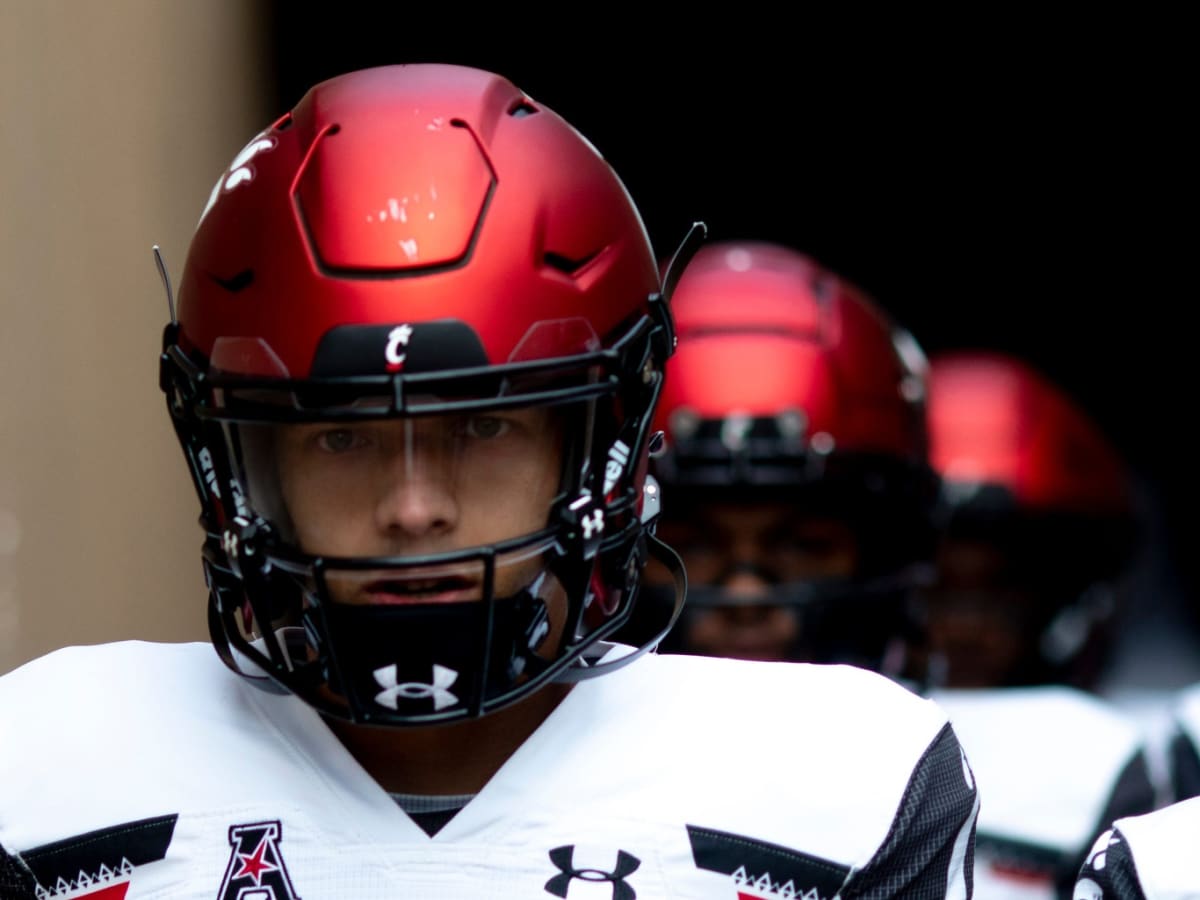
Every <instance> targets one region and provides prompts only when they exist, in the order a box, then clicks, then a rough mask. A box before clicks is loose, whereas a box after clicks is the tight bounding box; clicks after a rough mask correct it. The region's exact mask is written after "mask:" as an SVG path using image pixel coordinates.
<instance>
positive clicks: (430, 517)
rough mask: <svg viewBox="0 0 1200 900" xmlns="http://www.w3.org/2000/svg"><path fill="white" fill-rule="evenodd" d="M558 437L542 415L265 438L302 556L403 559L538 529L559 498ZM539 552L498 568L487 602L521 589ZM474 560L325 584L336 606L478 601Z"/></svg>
mask: <svg viewBox="0 0 1200 900" xmlns="http://www.w3.org/2000/svg"><path fill="white" fill-rule="evenodd" d="M561 444H562V441H561V434H560V428H559V427H558V423H557V421H556V420H555V418H554V416H553V415H552V413H551V412H550V411H548V410H546V409H544V408H529V409H518V410H511V411H503V412H488V413H475V414H464V415H450V416H429V417H423V418H419V419H392V420H377V421H371V422H362V423H359V422H355V423H329V422H325V423H316V424H304V425H293V426H284V427H282V428H280V430H279V432H278V434H277V438H276V441H275V459H276V468H277V471H278V475H279V486H280V492H281V495H282V500H283V504H284V507H285V509H286V512H287V516H288V518H289V519H290V522H291V525H292V527H293V528H294V530H295V537H296V539H297V541H298V543H299V544H300V547H301V549H303V550H304V551H305V552H307V553H310V554H314V555H321V556H331V557H364V556H393V557H412V556H424V555H428V554H438V553H446V552H449V551H454V550H463V549H466V548H470V547H476V546H480V545H487V544H492V543H495V542H498V541H503V540H506V539H510V538H514V537H519V536H521V535H525V534H529V533H532V532H536V531H538V530H539V529H541V528H543V527H544V526H545V524H546V521H547V514H548V511H549V509H550V505H551V501H552V499H553V497H554V496H555V494H556V493H557V491H558V486H559V476H560V470H561V464H560V463H561V455H562V450H561ZM540 567H541V555H540V553H538V554H532V555H528V554H527V555H526V556H525V557H522V558H513V559H507V560H504V561H502V562H501V563H499V564H498V565H497V569H496V574H495V585H494V592H493V593H494V595H496V596H507V595H509V594H511V593H514V592H516V591H517V590H519V589H520V588H522V587H525V586H527V584H528V582H529V581H530V580H531V579H532V578H533V577H534V575H535V574H536V572H537V571H538V570H539V569H540ZM482 581H483V573H482V568H481V567H480V566H479V565H478V564H475V565H471V566H460V567H458V568H455V567H444V566H443V567H438V568H437V569H436V570H435V569H431V570H428V571H421V570H416V571H414V572H412V573H409V574H407V575H405V576H404V577H403V578H401V577H397V576H395V575H388V576H381V575H378V574H375V575H370V574H368V575H366V576H364V577H361V578H349V577H343V578H337V579H334V578H331V579H330V591H331V593H332V594H333V596H334V599H335V600H337V601H339V602H343V603H406V602H407V603H416V602H421V603H431V602H432V603H436V602H459V601H465V600H474V599H478V598H479V597H480V596H481V592H482V589H483V585H482Z"/></svg>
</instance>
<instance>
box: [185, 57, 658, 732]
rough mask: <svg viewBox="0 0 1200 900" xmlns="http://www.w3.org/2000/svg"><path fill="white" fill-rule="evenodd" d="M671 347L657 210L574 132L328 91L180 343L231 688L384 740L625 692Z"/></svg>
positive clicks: (472, 78) (412, 100) (266, 178)
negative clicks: (253, 685)
mask: <svg viewBox="0 0 1200 900" xmlns="http://www.w3.org/2000/svg"><path fill="white" fill-rule="evenodd" d="M672 344H673V338H672V334H671V322H670V316H669V313H668V310H667V308H666V304H665V301H664V299H663V297H662V294H661V291H660V283H659V276H658V270H657V267H656V263H655V258H654V254H653V252H652V250H651V246H650V242H649V239H648V237H647V234H646V231H645V228H644V226H643V224H642V220H641V218H640V216H639V214H638V212H637V210H636V208H635V207H634V205H633V202H632V201H631V200H630V198H629V196H628V194H627V193H626V190H625V188H624V186H623V185H622V184H621V182H620V181H619V179H618V177H617V176H616V174H615V173H614V172H613V171H612V169H611V168H610V167H609V165H608V164H607V163H606V162H605V161H604V160H603V159H602V158H601V157H600V155H599V154H598V152H597V151H596V150H595V148H594V147H593V146H592V145H591V144H590V143H589V142H588V141H587V140H586V139H584V138H583V137H582V136H581V135H580V134H579V133H578V132H576V131H575V130H574V129H573V128H572V127H571V126H570V125H569V124H568V123H566V122H565V121H564V120H563V119H562V118H560V117H559V116H558V115H557V114H556V113H554V112H553V111H551V110H549V109H547V108H546V107H544V106H542V105H541V104H539V103H537V102H536V101H534V100H532V99H531V98H530V97H528V96H526V95H525V94H524V93H522V92H521V91H520V90H518V89H517V88H516V87H514V86H513V85H512V84H511V83H509V82H508V81H506V80H505V79H503V78H501V77H498V76H496V75H493V74H490V73H487V72H483V71H479V70H476V69H471V68H463V67H457V66H447V65H410V66H388V67H381V68H376V69H369V70H364V71H359V72H354V73H351V74H348V75H344V76H341V77H337V78H333V79H331V80H329V81H326V82H324V83H322V84H319V85H317V86H316V87H314V88H312V90H310V91H309V92H308V94H307V95H306V96H305V97H304V98H303V99H302V100H301V101H300V103H299V105H297V106H296V108H295V109H294V110H292V111H291V112H290V113H288V114H287V115H285V116H283V117H282V118H280V119H279V120H278V121H276V122H275V123H274V124H273V125H271V126H270V127H269V128H267V129H266V130H265V131H263V132H261V133H260V134H258V135H257V136H255V137H254V138H253V139H252V140H251V141H250V142H249V143H248V144H247V145H246V147H245V148H244V149H243V150H242V151H241V152H240V153H239V154H238V155H237V157H236V158H235V159H234V160H233V163H232V164H231V165H230V167H229V169H228V170H227V171H226V172H225V173H223V174H222V176H221V178H220V180H219V181H218V183H217V185H216V187H214V189H213V192H212V196H211V197H210V199H209V202H208V205H207V207H206V208H205V210H204V213H203V215H202V216H201V219H200V223H199V225H198V228H197V231H196V234H195V237H194V239H193V241H192V245H191V249H190V252H189V254H188V259H187V265H186V269H185V271H184V273H183V278H182V282H181V287H180V295H179V313H178V319H177V321H173V322H172V323H171V324H170V325H169V326H168V327H167V329H166V332H165V335H164V353H163V357H162V373H161V381H162V387H163V390H164V391H165V392H166V394H167V399H168V407H169V410H170V413H171V416H172V418H173V421H174V424H175V426H176V430H177V432H178V436H179V439H180V442H181V443H182V445H183V449H184V453H185V455H186V457H187V460H188V462H189V464H190V467H191V472H192V476H193V479H194V480H195V483H196V488H197V490H198V492H199V495H200V500H201V503H202V506H203V518H202V522H203V525H204V528H205V529H206V532H207V539H206V542H205V545H204V565H205V569H206V572H207V576H208V580H209V585H210V588H211V602H210V611H209V622H210V629H211V632H212V637H213V641H214V643H215V644H216V646H217V649H218V651H219V652H220V654H221V656H222V658H223V659H224V660H225V661H226V663H227V664H228V665H229V666H230V667H231V668H233V669H235V670H236V671H239V672H240V673H242V674H245V675H249V676H253V677H256V678H257V679H258V680H259V681H260V682H261V681H263V679H262V675H263V674H264V673H265V674H266V675H268V676H270V678H271V679H273V680H274V681H275V682H277V683H278V684H280V685H282V686H284V687H285V688H287V689H288V690H291V691H292V692H294V693H296V694H298V695H299V696H301V697H302V698H304V699H305V700H306V701H307V702H309V703H310V704H312V705H314V706H316V707H317V708H319V709H320V710H321V711H323V712H325V713H328V714H331V715H334V716H337V717H342V718H346V719H349V720H352V721H356V722H362V723H370V724H386V725H402V724H429V723H434V722H444V721H450V720H456V719H462V718H466V717H471V716H478V715H482V714H484V713H487V712H490V711H493V710H495V709H498V708H500V707H502V706H505V705H508V704H510V703H512V702H513V701H515V700H517V699H520V698H521V697H524V696H527V695H528V694H529V693H531V692H532V691H534V690H536V689H537V688H538V687H540V686H541V685H543V684H545V683H547V682H548V681H550V680H552V679H558V680H562V679H573V678H576V677H583V676H585V675H591V674H595V673H598V672H602V671H605V670H606V668H611V667H612V666H611V665H608V662H609V661H611V659H612V657H613V653H615V652H616V651H613V650H611V648H609V650H610V652H609V657H608V659H607V660H606V663H605V664H598V665H593V663H594V660H593V659H591V657H592V656H598V655H599V652H600V649H601V648H600V647H598V644H599V642H601V641H602V640H603V639H605V638H607V637H608V636H609V635H611V634H612V632H613V631H614V630H616V628H618V627H619V626H620V625H621V624H622V623H623V622H624V621H625V620H626V619H627V618H628V616H629V613H630V610H631V608H632V605H633V603H634V599H635V596H636V593H637V590H636V587H637V584H638V577H639V573H640V571H641V568H642V565H643V564H644V562H645V558H646V554H647V552H648V549H647V548H648V546H649V547H650V549H651V550H652V551H659V550H660V548H659V545H658V544H657V542H656V541H654V539H653V535H652V534H651V531H652V518H653V514H654V512H655V506H656V503H657V496H656V494H655V493H654V489H653V483H652V482H649V481H648V480H647V476H646V465H647V441H648V437H649V434H650V430H649V429H650V417H651V413H652V410H653V408H654V405H655V402H656V400H657V398H658V394H659V392H660V390H661V385H662V369H663V366H664V363H665V361H666V359H667V357H668V356H669V355H670V353H671V350H672ZM664 630H665V626H664ZM605 646H606V647H607V645H605ZM642 649H644V648H642ZM585 654H587V657H588V658H586V659H585ZM633 655H636V654H633ZM629 658H632V655H626V656H625V657H622V658H621V659H620V662H621V663H623V662H625V661H627V660H628V659H629Z"/></svg>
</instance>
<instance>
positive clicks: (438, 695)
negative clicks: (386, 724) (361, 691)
mask: <svg viewBox="0 0 1200 900" xmlns="http://www.w3.org/2000/svg"><path fill="white" fill-rule="evenodd" d="M371 674H373V675H374V676H375V682H376V683H377V684H378V685H379V686H380V687H381V688H384V690H382V691H380V692H379V693H378V694H376V695H375V702H376V703H378V704H379V705H380V706H386V707H387V708H388V709H397V708H398V707H399V704H400V701H399V699H398V698H400V697H403V698H404V699H406V700H420V699H422V698H424V697H432V698H433V708H434V710H439V709H445V708H446V707H447V706H454V705H455V704H457V703H458V697H456V696H454V694H452V693H450V691H449V690H447V688H449V687H450V685H452V684H454V682H455V681H457V680H458V673H457V672H455V671H454V670H453V669H448V668H446V667H445V666H439V665H438V664H437V663H434V664H433V678H432V680H431V681H430V683H429V684H423V683H422V682H420V681H406V682H404V683H403V684H397V683H396V679H397V678H398V677H399V675H398V673H397V671H396V666H395V664H394V663H393V664H392V665H390V666H383V667H381V668H378V669H376V670H375V671H374V672H372V673H371Z"/></svg>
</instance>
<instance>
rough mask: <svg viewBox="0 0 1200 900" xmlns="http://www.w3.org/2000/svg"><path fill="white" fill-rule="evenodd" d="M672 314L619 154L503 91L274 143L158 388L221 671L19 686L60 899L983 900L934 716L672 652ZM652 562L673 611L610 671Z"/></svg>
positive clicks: (359, 101) (21, 797) (6, 816)
mask: <svg viewBox="0 0 1200 900" xmlns="http://www.w3.org/2000/svg"><path fill="white" fill-rule="evenodd" d="M614 102H618V103H619V102H624V100H623V98H614ZM671 271H674V270H673V269H672V270H671ZM666 281H667V286H666V288H664V286H663V284H661V283H660V278H659V271H658V266H657V264H656V260H655V256H654V253H653V251H652V248H651V246H650V242H649V240H648V238H647V234H646V231H645V229H644V227H643V224H642V221H641V219H640V216H639V214H638V211H637V209H636V208H635V206H634V205H633V203H632V201H631V200H630V198H629V196H628V194H627V193H626V191H625V189H624V187H623V186H622V183H621V182H620V180H619V179H618V177H617V176H616V174H615V173H614V172H613V170H612V169H611V168H610V167H609V165H608V164H607V163H606V162H605V161H604V159H603V158H602V157H601V156H600V155H599V153H598V152H597V150H596V149H595V147H593V146H592V145H591V144H590V143H589V142H588V141H586V140H585V139H584V138H582V137H581V136H580V135H579V134H578V133H577V132H576V131H575V130H574V129H573V128H572V127H571V126H570V125H569V124H567V122H565V121H564V120H563V119H562V118H560V117H559V116H558V115H556V114H555V113H554V112H553V111H552V110H550V109H548V108H547V107H545V106H544V105H542V104H541V103H539V102H538V101H537V100H535V99H534V98H532V97H530V96H528V95H527V94H525V93H523V92H522V91H520V90H519V89H517V88H516V87H515V86H514V85H513V84H511V83H510V82H509V81H507V80H505V79H504V78H502V77H499V76H497V75H494V74H491V73H488V72H484V71H480V70H476V69H471V68H464V67H458V66H445V65H432V64H425V65H412V66H388V67H382V68H376V69H369V70H365V71H360V72H355V73H351V74H347V75H344V76H340V77H336V78H333V79H331V80H329V81H326V82H324V83H321V84H319V85H317V86H316V87H314V88H312V89H311V91H310V92H309V93H308V94H307V95H306V96H305V97H304V98H303V99H302V100H301V101H300V103H299V104H298V105H297V106H296V108H295V109H293V110H292V111H291V112H289V113H288V114H286V115H284V116H282V117H281V118H279V119H278V120H277V121H275V122H274V123H273V124H272V125H270V126H269V127H268V128H266V129H264V130H263V131H262V132H260V133H259V134H258V135H256V136H255V137H254V138H252V139H251V140H250V142H249V143H248V144H247V145H246V147H245V148H244V149H243V150H242V151H241V152H240V153H239V154H238V155H237V156H236V158H235V159H234V160H233V162H232V164H231V165H230V167H229V168H228V170H227V171H226V172H225V173H224V174H223V175H222V176H221V178H220V180H219V181H218V183H217V185H216V186H215V188H214V189H213V192H212V196H211V198H210V200H209V202H208V205H207V207H206V208H205V210H204V212H203V214H202V216H201V219H200V222H199V225H198V228H197V231H196V234H195V237H194V239H193V241H192V244H191V248H190V251H189V254H188V259H187V263H186V267H185V270H184V272H183V275H182V280H181V286H180V291H179V304H178V311H177V315H173V317H172V321H171V322H170V324H169V325H168V326H167V328H166V330H165V334H164V345H163V354H162V358H161V385H162V387H163V389H164V391H165V392H166V399H167V406H168V409H169V412H170V415H171V419H172V421H173V422H174V425H175V427H176V430H177V432H178V436H179V440H180V443H181V445H182V447H183V451H184V455H185V457H186V459H187V463H188V466H189V468H190V470H191V474H192V478H193V480H194V482H195V485H196V489H197V493H198V496H199V500H200V504H201V508H202V524H203V528H204V532H205V540H204V548H203V563H204V571H205V577H206V578H207V581H208V585H209V589H210V606H209V622H210V626H211V633H212V640H213V644H214V645H215V648H216V651H217V652H216V654H214V653H213V652H212V648H211V647H209V646H207V645H182V646H172V645H155V644H144V643H121V644H115V645H107V646H99V647H79V648H69V649H64V650H62V651H59V652H57V653H53V654H51V655H49V656H47V657H44V658H42V659H40V660H35V661H33V662H31V663H29V664H28V665H26V666H24V667H22V668H20V669H18V670H16V671H15V672H13V673H10V674H9V675H7V676H5V677H4V678H3V679H0V708H2V709H3V710H4V712H5V721H6V722H8V723H18V722H19V723H22V724H21V727H20V729H19V731H18V730H16V729H14V728H11V727H6V729H5V732H4V740H3V741H0V785H2V787H0V844H3V846H4V847H5V848H7V851H8V853H9V854H10V858H9V859H8V863H7V864H8V865H9V867H10V868H14V867H16V868H19V869H20V871H22V872H23V873H24V876H25V881H26V890H27V894H28V896H31V897H32V896H38V897H48V896H69V897H83V896H93V895H94V896H96V897H100V896H104V897H106V898H107V897H109V896H114V897H115V896H126V893H125V892H126V890H128V894H127V896H128V897H129V898H131V900H132V898H136V897H149V896H155V897H166V896H170V897H172V898H193V897H194V898H205V900H212V898H214V897H215V898H218V900H247V898H262V900H265V898H273V900H283V898H295V897H304V898H309V900H314V898H322V897H354V898H356V900H373V898H394V897H398V896H412V897H438V898H463V900H467V898H471V900H475V898H478V897H481V896H488V897H495V898H514V900H515V898H520V900H529V898H532V897H541V896H547V895H549V896H554V897H562V898H575V900H577V898H580V897H585V896H593V897H608V898H613V900H633V898H635V897H643V898H653V897H668V896H673V897H713V898H720V897H729V898H731V900H732V898H734V897H743V898H759V900H767V898H784V897H801V896H805V897H812V898H817V897H832V896H834V895H839V896H841V897H845V898H850V897H888V896H898V897H933V896H937V897H942V896H949V897H966V896H969V895H970V891H971V886H970V874H969V873H970V860H971V853H972V848H973V836H974V820H975V814H976V813H975V810H976V804H977V798H976V791H975V788H974V784H973V780H972V776H971V772H970V769H969V768H968V766H967V763H966V759H965V757H964V756H963V754H962V751H961V748H960V747H959V744H958V742H957V740H956V738H955V736H954V732H953V730H952V729H951V727H950V726H949V724H948V723H947V721H946V718H945V715H944V713H943V712H942V711H941V710H940V709H939V708H938V707H937V706H936V705H935V704H933V703H931V702H929V701H927V700H924V699H921V698H919V697H917V696H915V695H913V694H911V693H909V692H908V691H905V690H904V689H902V688H900V687H898V686H896V685H895V684H893V683H891V682H889V681H888V680H887V679H884V678H881V677H879V676H877V675H875V674H873V673H869V672H863V671H860V670H856V669H850V668H842V667H799V666H787V665H767V664H762V663H748V662H744V661H735V660H714V659H699V658H694V657H684V656H666V655H657V654H653V653H646V652H644V651H646V650H647V649H648V648H650V647H651V646H652V645H653V644H654V643H655V641H656V640H657V638H658V637H659V636H660V635H661V633H662V632H664V631H665V630H666V628H667V627H668V626H669V624H670V618H671V615H672V614H673V613H672V611H673V610H674V609H676V608H677V607H678V604H679V601H680V599H681V595H682V590H683V585H682V574H681V572H680V569H679V565H678V561H677V559H676V558H675V557H674V554H672V553H671V552H670V551H669V550H668V549H667V548H666V547H665V546H664V545H663V544H662V543H660V542H659V541H658V540H657V538H656V537H655V534H654V528H655V521H656V516H657V509H658V501H659V497H658V488H657V485H656V484H655V483H654V481H653V480H652V479H651V478H649V477H647V474H646V472H647V464H648V447H649V445H650V443H651V438H652V425H651V422H652V417H653V413H654V408H655V405H656V402H657V400H658V397H659V394H660V392H661V390H662V387H663V370H664V366H665V363H666V361H667V358H668V357H669V356H670V355H671V353H672V350H673V348H674V343H675V340H674V334H673V330H672V321H671V316H670V312H669V309H668V307H667V302H666V296H667V295H668V294H669V293H670V291H669V283H670V281H671V277H670V276H669V275H668V278H667V279H666ZM648 557H655V558H657V559H659V560H662V561H663V564H664V565H665V566H666V568H667V569H668V570H672V571H673V572H674V573H675V581H676V588H675V590H676V595H675V602H674V603H673V604H672V605H671V608H670V609H668V610H667V611H666V612H667V614H666V615H664V616H663V621H662V622H661V625H660V626H659V627H658V628H656V629H652V631H653V632H654V633H653V634H651V636H650V637H649V638H648V640H647V641H646V642H645V643H644V644H643V645H642V646H640V647H632V646H628V645H621V644H618V643H614V642H613V641H612V640H611V638H612V636H613V634H614V633H615V631H616V630H617V629H619V628H621V627H622V626H624V625H625V624H626V623H627V621H628V620H629V617H630V615H631V611H632V610H633V608H634V606H635V604H636V602H637V598H638V593H639V582H640V578H641V574H642V568H643V566H644V564H645V561H646V559H647V558H648Z"/></svg>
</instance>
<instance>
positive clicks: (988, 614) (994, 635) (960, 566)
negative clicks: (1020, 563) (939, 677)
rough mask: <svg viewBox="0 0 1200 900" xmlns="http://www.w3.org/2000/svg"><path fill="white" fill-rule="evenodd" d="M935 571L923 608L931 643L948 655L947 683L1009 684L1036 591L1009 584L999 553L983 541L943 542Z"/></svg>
mask: <svg viewBox="0 0 1200 900" xmlns="http://www.w3.org/2000/svg"><path fill="white" fill-rule="evenodd" d="M938 572H939V580H938V583H937V585H935V586H934V587H933V588H932V589H931V590H929V592H928V594H927V597H926V608H927V610H928V620H929V622H928V624H929V636H930V640H931V643H932V645H933V647H934V648H935V650H937V651H938V652H939V653H940V654H941V655H942V656H943V657H944V658H945V660H946V666H947V686H948V687H959V688H984V687H997V686H1002V685H1005V684H1007V683H1009V682H1010V679H1011V678H1012V677H1013V675H1014V670H1015V667H1016V666H1017V664H1018V663H1019V662H1020V661H1021V660H1022V659H1023V658H1024V656H1025V654H1026V652H1027V649H1028V648H1027V645H1028V642H1029V640H1030V637H1029V635H1030V634H1031V633H1032V632H1034V631H1035V626H1034V625H1033V624H1032V621H1033V620H1034V619H1035V618H1036V615H1037V603H1036V600H1035V598H1034V596H1033V595H1032V594H1031V593H1030V592H1029V591H1028V590H1026V589H1025V588H1023V587H1022V586H1021V585H1019V584H1015V583H1013V581H1012V579H1011V578H1010V577H1009V576H1008V574H1007V566H1006V560H1005V557H1004V555H1003V553H1002V552H1001V551H1000V550H999V549H997V548H996V547H994V546H992V545H990V544H987V543H985V542H982V541H967V540H954V541H947V542H946V543H944V544H943V546H942V547H941V549H940V551H939V559H938Z"/></svg>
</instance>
